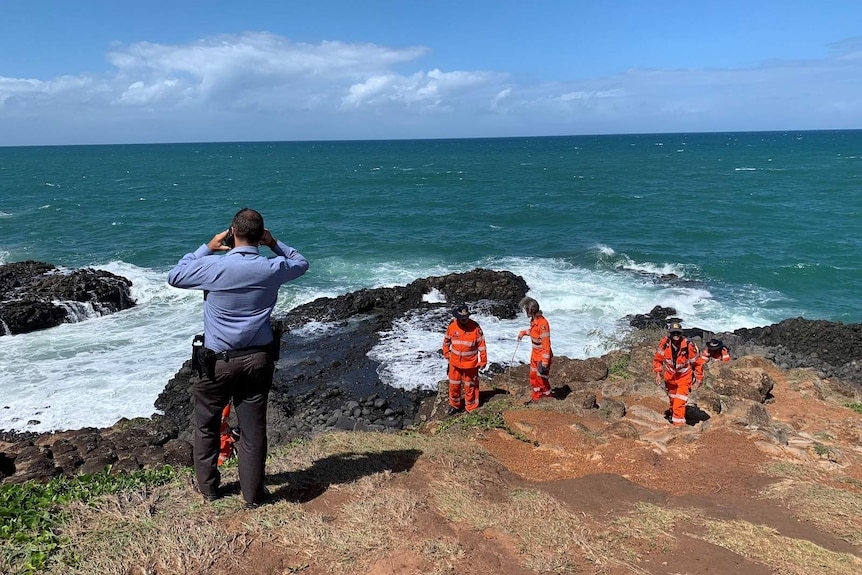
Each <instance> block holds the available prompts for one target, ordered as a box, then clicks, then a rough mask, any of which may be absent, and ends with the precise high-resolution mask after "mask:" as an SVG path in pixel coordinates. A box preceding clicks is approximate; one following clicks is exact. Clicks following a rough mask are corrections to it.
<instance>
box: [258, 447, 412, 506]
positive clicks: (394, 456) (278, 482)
mask: <svg viewBox="0 0 862 575" xmlns="http://www.w3.org/2000/svg"><path fill="white" fill-rule="evenodd" d="M421 454H422V452H421V451H420V450H418V449H397V450H392V451H383V452H380V453H355V452H353V453H339V454H337V455H330V456H329V457H324V458H323V459H319V460H317V461H315V462H314V464H313V465H312V466H311V467H309V468H308V469H303V470H300V471H289V472H284V473H277V474H273V475H267V477H266V483H267V485H269V489H270V499H271V500H273V501H275V500H279V499H287V500H289V501H293V502H296V503H306V502H308V501H311V500H312V499H314V498H315V497H318V496H320V495H322V494H323V493H324V492H325V491H326V490H327V489H328V488H329V486H330V485H337V484H342V483H351V482H353V481H356V480H357V479H359V478H360V477H364V476H366V475H373V474H375V473H380V472H382V471H391V472H393V473H399V472H401V471H408V470H410V469H411V468H412V467H413V465H414V464H415V463H416V460H417V459H419V456H420V455H421Z"/></svg>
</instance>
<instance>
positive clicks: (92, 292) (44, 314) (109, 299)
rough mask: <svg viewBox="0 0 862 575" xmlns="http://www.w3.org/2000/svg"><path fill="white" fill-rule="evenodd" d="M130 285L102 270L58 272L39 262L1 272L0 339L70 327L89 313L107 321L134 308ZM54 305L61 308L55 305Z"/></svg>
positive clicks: (7, 267) (14, 265)
mask: <svg viewBox="0 0 862 575" xmlns="http://www.w3.org/2000/svg"><path fill="white" fill-rule="evenodd" d="M131 285H132V282H131V281H129V280H128V279H126V278H123V277H120V276H117V275H114V274H112V273H110V272H106V271H103V270H94V269H90V268H85V269H79V270H74V271H71V272H67V271H63V270H61V269H59V268H57V267H55V266H53V265H51V264H47V263H44V262H34V261H26V262H16V263H11V264H4V265H2V266H0V335H7V334H19V333H26V332H30V331H34V330H38V329H46V328H49V327H54V326H57V325H60V324H61V323H64V322H75V321H78V320H79V319H80V318H81V317H84V316H86V313H87V312H88V311H89V310H90V309H92V311H94V312H95V313H97V314H100V315H106V314H109V313H114V312H116V311H120V310H124V309H128V308H130V307H133V306H134V305H135V302H134V301H133V300H132V297H131V293H130V291H129V288H130V287H131ZM55 302H60V303H59V304H58V303H55Z"/></svg>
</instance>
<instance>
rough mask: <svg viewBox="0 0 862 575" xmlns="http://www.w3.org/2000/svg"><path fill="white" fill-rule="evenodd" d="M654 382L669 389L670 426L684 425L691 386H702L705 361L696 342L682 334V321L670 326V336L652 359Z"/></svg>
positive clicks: (662, 340)
mask: <svg viewBox="0 0 862 575" xmlns="http://www.w3.org/2000/svg"><path fill="white" fill-rule="evenodd" d="M653 371H655V382H656V384H658V385H661V383H662V380H663V381H664V387H665V389H666V390H667V397H668V400H669V401H670V413H671V423H673V425H674V426H677V427H680V426H683V425H685V405H686V403H688V394H689V393H690V392H691V388H692V384H694V386H695V387H696V388H697V387H700V385H701V383H702V382H703V359H702V358H701V355H700V351H699V350H698V349H697V346H696V345H695V344H694V342H691V341H689V340H688V339H687V338H685V337H683V335H682V326H681V325H680V324H679V322H672V323H671V324H670V325H669V326H668V335H667V336H665V337H663V338H662V339H661V342H660V343H659V346H658V351H656V352H655V356H654V357H653Z"/></svg>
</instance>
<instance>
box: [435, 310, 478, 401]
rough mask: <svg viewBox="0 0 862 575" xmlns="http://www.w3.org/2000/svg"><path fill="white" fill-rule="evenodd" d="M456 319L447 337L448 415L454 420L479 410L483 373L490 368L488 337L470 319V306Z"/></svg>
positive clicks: (456, 312)
mask: <svg viewBox="0 0 862 575" xmlns="http://www.w3.org/2000/svg"><path fill="white" fill-rule="evenodd" d="M452 316H453V317H454V318H455V319H453V320H452V323H450V324H449V328H448V329H447V330H446V335H445V336H443V357H445V358H446V359H447V360H448V361H449V411H448V412H447V414H448V415H450V416H451V415H455V414H456V413H458V412H459V411H461V410H462V409H466V410H467V411H474V410H476V409H478V407H479V370H480V369H484V368H485V366H487V365H488V352H487V350H486V347H485V334H483V333H482V328H481V327H479V324H478V323H476V322H475V321H473V320H472V319H470V310H469V309H468V308H467V306H466V305H459V306H458V307H457V308H455V310H454V311H453V312H452ZM462 392H463V395H464V398H463V400H462V398H461V395H462Z"/></svg>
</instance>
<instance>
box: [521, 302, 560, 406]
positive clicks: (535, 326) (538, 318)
mask: <svg viewBox="0 0 862 575" xmlns="http://www.w3.org/2000/svg"><path fill="white" fill-rule="evenodd" d="M518 306H519V307H521V308H523V310H524V313H526V314H527V317H529V318H530V329H529V330H526V329H525V330H522V331H521V332H520V333H519V334H518V341H521V338H523V337H524V336H525V335H529V336H530V341H531V342H532V344H533V348H532V351H531V352H530V387H531V388H532V389H531V393H530V401H528V402H527V404H529V403H531V402H533V401H537V400H539V399H547V398H553V397H554V396H553V393H552V392H551V384H550V382H549V381H548V378H549V377H550V375H551V362H552V361H553V359H554V352H553V351H552V350H551V326H550V325H548V320H547V319H545V316H544V315H542V310H540V309H539V302H537V301H536V300H534V299H533V298H531V297H525V298H524V299H522V300H521V302H520V303H519V304H518ZM525 405H526V404H525Z"/></svg>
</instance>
